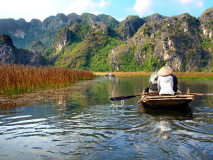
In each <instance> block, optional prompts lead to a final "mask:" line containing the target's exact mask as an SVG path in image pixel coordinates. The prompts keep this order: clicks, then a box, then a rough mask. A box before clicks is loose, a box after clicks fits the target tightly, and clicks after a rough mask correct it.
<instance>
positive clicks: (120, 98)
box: [110, 94, 143, 101]
mask: <svg viewBox="0 0 213 160" xmlns="http://www.w3.org/2000/svg"><path fill="white" fill-rule="evenodd" d="M141 95H143V94H136V95H131V96H121V97H112V98H110V100H111V101H120V100H124V99H130V98H134V97H136V96H141Z"/></svg>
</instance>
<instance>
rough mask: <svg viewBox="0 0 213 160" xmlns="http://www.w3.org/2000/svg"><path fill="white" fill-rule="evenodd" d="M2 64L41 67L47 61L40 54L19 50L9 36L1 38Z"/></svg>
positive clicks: (0, 57)
mask: <svg viewBox="0 0 213 160" xmlns="http://www.w3.org/2000/svg"><path fill="white" fill-rule="evenodd" d="M0 63H1V64H23V65H35V66H40V65H42V64H43V65H44V64H47V61H46V60H45V59H44V57H42V56H41V55H40V54H38V53H33V52H31V51H28V50H23V49H17V48H16V47H15V46H14V45H13V42H12V39H11V38H10V37H9V36H8V35H1V36H0Z"/></svg>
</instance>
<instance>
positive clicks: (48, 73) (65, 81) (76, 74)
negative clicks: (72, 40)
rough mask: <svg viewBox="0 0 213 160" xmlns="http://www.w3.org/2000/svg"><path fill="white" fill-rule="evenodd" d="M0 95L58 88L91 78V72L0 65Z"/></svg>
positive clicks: (49, 67) (48, 67) (47, 67)
mask: <svg viewBox="0 0 213 160" xmlns="http://www.w3.org/2000/svg"><path fill="white" fill-rule="evenodd" d="M0 73H1V74H0V94H1V95H13V94H18V93H26V92H31V91H34V90H40V89H44V88H48V87H54V88H60V87H65V86H69V85H72V84H73V83H75V82H77V81H78V80H86V79H92V78H93V72H91V71H85V70H72V69H68V68H59V67H51V66H46V67H35V66H23V65H0Z"/></svg>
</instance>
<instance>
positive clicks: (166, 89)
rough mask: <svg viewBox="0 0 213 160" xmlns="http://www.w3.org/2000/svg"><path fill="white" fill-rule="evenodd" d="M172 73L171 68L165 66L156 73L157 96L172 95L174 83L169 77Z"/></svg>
mask: <svg viewBox="0 0 213 160" xmlns="http://www.w3.org/2000/svg"><path fill="white" fill-rule="evenodd" d="M172 72H173V70H172V68H169V67H167V66H164V67H162V68H161V69H160V70H159V71H158V75H159V77H158V82H157V86H158V91H159V94H172V95H174V94H175V92H174V90H173V86H174V82H173V77H172V76H171V75H170V74H171V73H172Z"/></svg>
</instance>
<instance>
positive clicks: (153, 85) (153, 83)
mask: <svg viewBox="0 0 213 160" xmlns="http://www.w3.org/2000/svg"><path fill="white" fill-rule="evenodd" d="M157 80H158V74H157V71H155V72H153V73H152V74H151V76H150V79H149V93H158V87H157Z"/></svg>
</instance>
